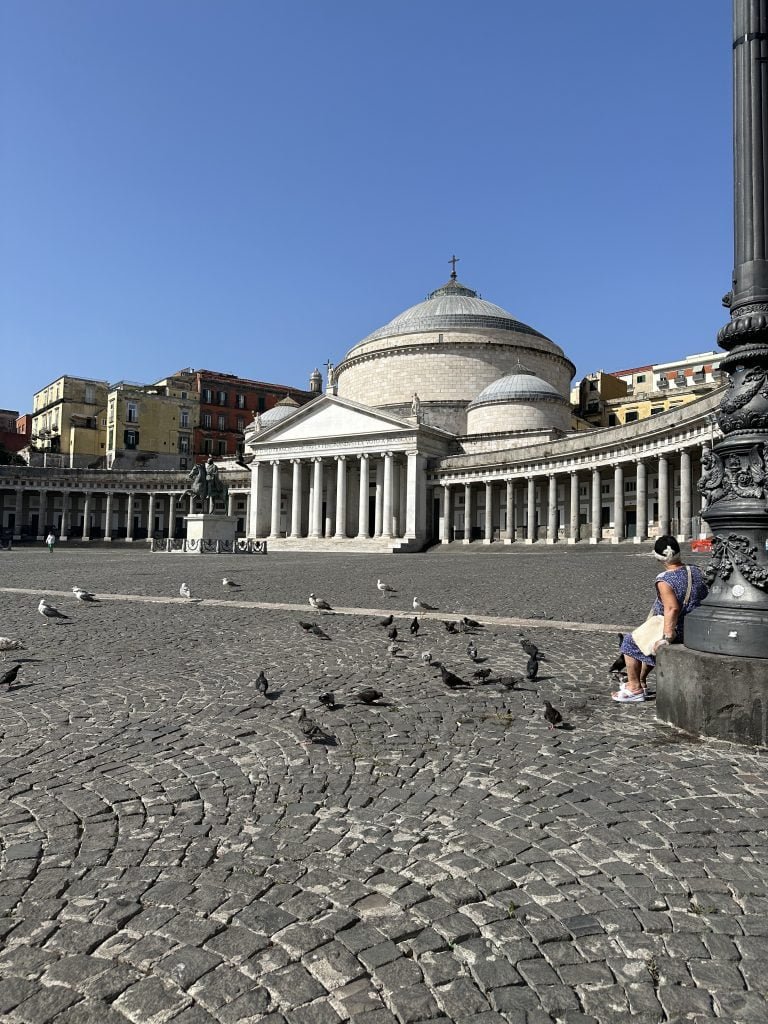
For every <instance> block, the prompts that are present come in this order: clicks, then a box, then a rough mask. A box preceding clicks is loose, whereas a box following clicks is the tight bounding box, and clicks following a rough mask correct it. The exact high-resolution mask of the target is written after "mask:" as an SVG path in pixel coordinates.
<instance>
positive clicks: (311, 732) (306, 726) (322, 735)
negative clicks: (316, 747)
mask: <svg viewBox="0 0 768 1024" xmlns="http://www.w3.org/2000/svg"><path fill="white" fill-rule="evenodd" d="M298 720H299V730H300V731H301V734H302V736H303V737H304V739H307V740H309V741H310V742H311V743H324V742H325V741H326V740H329V739H330V738H331V737H330V736H329V735H328V733H327V732H326V731H325V730H324V729H323V728H322V726H320V725H318V724H317V722H313V721H312V719H311V718H309V717H308V716H307V712H306V711H305V710H304V708H300V709H299V714H298Z"/></svg>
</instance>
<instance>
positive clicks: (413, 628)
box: [408, 615, 421, 636]
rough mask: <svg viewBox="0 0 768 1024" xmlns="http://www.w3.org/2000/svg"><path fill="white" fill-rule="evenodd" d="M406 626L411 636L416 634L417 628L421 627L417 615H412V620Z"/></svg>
mask: <svg viewBox="0 0 768 1024" xmlns="http://www.w3.org/2000/svg"><path fill="white" fill-rule="evenodd" d="M408 628H409V629H410V631H411V636H418V632H419V629H420V628H421V627H420V625H419V620H418V618H417V616H415V615H414V617H413V622H412V623H411V624H410V626H409V627H408Z"/></svg>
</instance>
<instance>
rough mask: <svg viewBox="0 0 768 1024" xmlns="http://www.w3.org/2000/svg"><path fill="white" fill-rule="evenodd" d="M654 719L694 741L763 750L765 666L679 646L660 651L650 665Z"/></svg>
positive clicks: (767, 741) (767, 718)
mask: <svg viewBox="0 0 768 1024" xmlns="http://www.w3.org/2000/svg"><path fill="white" fill-rule="evenodd" d="M686 625H687V622H686ZM656 717H657V718H658V719H659V721H661V722H667V723H668V724H669V725H674V726H677V728H678V729H683V730H684V731H685V732H688V733H693V734H694V735H696V736H712V737H714V738H716V739H719V740H730V741H731V742H733V743H747V744H749V745H750V746H751V745H755V746H762V747H765V746H768V663H767V662H766V660H765V659H764V658H739V657H736V656H735V655H732V654H710V653H709V652H705V651H693V650H691V649H690V648H688V647H685V646H683V645H682V644H673V645H672V646H671V647H663V648H661V650H660V651H659V655H658V657H657V659H656Z"/></svg>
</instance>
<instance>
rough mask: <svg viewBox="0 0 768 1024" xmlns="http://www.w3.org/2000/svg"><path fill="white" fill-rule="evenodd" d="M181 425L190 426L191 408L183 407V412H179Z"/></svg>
mask: <svg viewBox="0 0 768 1024" xmlns="http://www.w3.org/2000/svg"><path fill="white" fill-rule="evenodd" d="M179 426H180V427H188V426H189V409H182V410H181V412H180V413H179Z"/></svg>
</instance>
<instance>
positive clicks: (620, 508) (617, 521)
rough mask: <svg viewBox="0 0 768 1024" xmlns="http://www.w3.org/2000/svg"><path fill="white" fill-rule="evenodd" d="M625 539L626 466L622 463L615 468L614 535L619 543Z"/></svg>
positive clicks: (614, 541) (613, 539)
mask: <svg viewBox="0 0 768 1024" xmlns="http://www.w3.org/2000/svg"><path fill="white" fill-rule="evenodd" d="M622 540H624V467H623V466H622V464H621V463H618V465H616V466H614V468H613V537H612V542H613V543H614V544H618V543H619V541H622Z"/></svg>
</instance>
